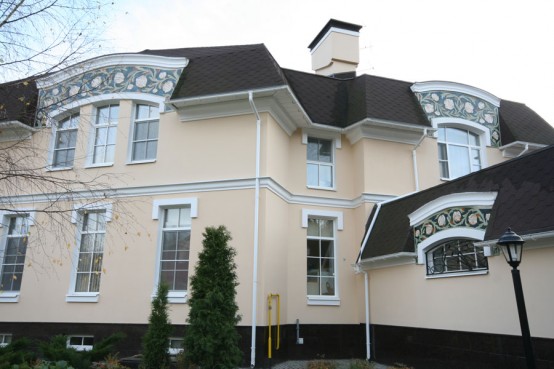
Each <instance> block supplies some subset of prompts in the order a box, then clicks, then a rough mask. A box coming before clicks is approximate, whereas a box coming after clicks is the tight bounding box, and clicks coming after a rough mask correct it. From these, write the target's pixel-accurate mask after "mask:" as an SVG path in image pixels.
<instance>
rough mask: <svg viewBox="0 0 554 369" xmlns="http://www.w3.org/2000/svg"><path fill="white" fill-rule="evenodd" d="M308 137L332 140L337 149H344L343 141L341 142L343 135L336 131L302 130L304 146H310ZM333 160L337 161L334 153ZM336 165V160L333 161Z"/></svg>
mask: <svg viewBox="0 0 554 369" xmlns="http://www.w3.org/2000/svg"><path fill="white" fill-rule="evenodd" d="M308 137H314V138H322V139H324V140H332V141H333V143H334V145H333V146H334V147H335V149H340V148H342V140H341V137H342V135H341V133H340V132H337V131H334V130H326V131H322V130H320V129H314V128H302V144H303V145H307V144H308ZM333 159H335V155H334V152H333ZM333 164H334V160H333Z"/></svg>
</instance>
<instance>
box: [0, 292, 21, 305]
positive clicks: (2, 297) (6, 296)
mask: <svg viewBox="0 0 554 369" xmlns="http://www.w3.org/2000/svg"><path fill="white" fill-rule="evenodd" d="M3 302H9V303H14V302H19V292H0V303H3Z"/></svg>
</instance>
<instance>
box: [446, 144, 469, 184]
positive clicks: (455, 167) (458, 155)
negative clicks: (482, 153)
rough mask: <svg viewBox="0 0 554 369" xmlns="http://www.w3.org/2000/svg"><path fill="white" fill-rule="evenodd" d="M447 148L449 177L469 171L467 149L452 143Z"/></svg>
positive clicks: (458, 175)
mask: <svg viewBox="0 0 554 369" xmlns="http://www.w3.org/2000/svg"><path fill="white" fill-rule="evenodd" d="M448 149H449V150H448V157H449V158H450V162H449V169H450V178H458V177H461V176H463V175H466V174H468V173H470V164H469V149H468V148H467V147H462V146H454V145H450V146H449V148H448Z"/></svg>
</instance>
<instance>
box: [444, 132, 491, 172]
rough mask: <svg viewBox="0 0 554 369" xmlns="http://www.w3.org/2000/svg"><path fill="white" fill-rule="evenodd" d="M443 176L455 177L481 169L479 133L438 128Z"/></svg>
mask: <svg viewBox="0 0 554 369" xmlns="http://www.w3.org/2000/svg"><path fill="white" fill-rule="evenodd" d="M438 134H439V137H438V145H439V166H440V174H441V178H444V179H455V178H458V177H461V176H463V175H466V174H469V173H471V172H475V171H477V170H479V169H481V143H480V138H479V135H478V134H476V133H473V132H470V131H468V130H465V129H460V128H453V127H439V128H438Z"/></svg>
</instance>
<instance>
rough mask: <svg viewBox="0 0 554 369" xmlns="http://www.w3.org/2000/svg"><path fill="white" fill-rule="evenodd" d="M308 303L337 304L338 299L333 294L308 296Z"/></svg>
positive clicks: (320, 304) (338, 302)
mask: <svg viewBox="0 0 554 369" xmlns="http://www.w3.org/2000/svg"><path fill="white" fill-rule="evenodd" d="M308 305H319V306H339V305H340V299H339V298H338V297H335V296H329V297H327V296H308Z"/></svg>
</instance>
